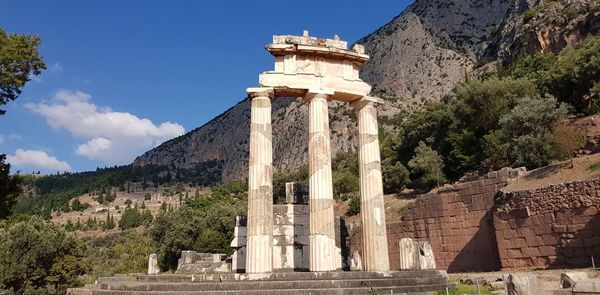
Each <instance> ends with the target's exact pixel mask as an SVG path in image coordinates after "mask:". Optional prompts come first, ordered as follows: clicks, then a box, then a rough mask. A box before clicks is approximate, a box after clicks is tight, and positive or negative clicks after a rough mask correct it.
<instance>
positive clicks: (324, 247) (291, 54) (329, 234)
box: [246, 32, 389, 273]
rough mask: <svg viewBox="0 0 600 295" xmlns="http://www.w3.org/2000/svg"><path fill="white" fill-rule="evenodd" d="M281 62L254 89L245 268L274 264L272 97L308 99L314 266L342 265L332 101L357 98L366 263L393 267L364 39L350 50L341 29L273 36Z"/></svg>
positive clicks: (265, 268)
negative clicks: (363, 72)
mask: <svg viewBox="0 0 600 295" xmlns="http://www.w3.org/2000/svg"><path fill="white" fill-rule="evenodd" d="M266 49H267V51H269V52H270V53H271V54H272V55H273V56H274V57H275V69H274V70H273V71H267V72H264V73H262V74H261V75H260V76H259V84H260V85H259V87H256V88H248V90H247V93H248V95H249V97H250V99H251V102H250V103H251V112H252V113H251V127H250V163H249V175H248V177H249V180H248V229H247V230H248V238H247V252H246V272H248V273H269V272H271V271H272V270H273V262H272V261H273V258H272V255H273V250H272V242H271V240H272V238H273V236H272V231H271V227H272V224H273V220H272V216H273V215H272V210H273V209H272V208H273V206H272V203H273V183H272V182H273V180H272V173H273V172H272V169H273V168H272V159H273V155H272V152H273V150H272V145H271V144H272V142H271V100H272V99H274V98H276V97H304V99H305V101H306V103H307V104H308V106H309V108H308V109H309V134H307V136H308V140H309V150H308V158H309V173H310V175H309V207H310V232H309V249H310V250H309V252H310V263H309V269H310V270H311V271H333V270H336V269H340V268H341V265H338V264H339V263H338V262H339V261H340V257H337V256H339V255H340V253H339V251H338V250H336V246H335V230H334V228H335V216H334V212H333V204H334V201H333V185H332V176H331V146H330V130H329V116H328V102H329V101H331V100H336V101H342V102H346V103H349V104H351V105H352V106H353V107H354V108H355V109H356V112H357V117H358V126H359V128H358V129H359V145H360V147H359V168H360V177H361V181H360V194H361V206H362V210H361V211H362V212H361V214H362V221H363V227H362V228H363V249H362V253H363V258H362V260H363V270H367V271H389V258H388V247H387V234H386V227H385V211H384V207H383V184H382V177H381V163H380V155H379V142H378V139H377V136H378V134H377V128H378V126H377V110H376V105H377V104H380V103H382V102H383V101H382V100H381V99H379V98H376V97H372V96H369V93H370V91H371V86H369V85H368V84H367V83H365V82H364V81H362V80H360V78H359V76H358V73H359V70H360V68H361V67H362V66H363V65H364V64H365V62H367V60H368V59H369V56H367V55H366V54H364V48H363V47H362V46H361V45H354V47H353V48H352V49H351V50H349V49H348V45H347V42H345V41H342V40H340V39H339V38H338V37H337V36H335V37H334V38H333V39H319V38H315V37H310V36H308V33H307V32H304V35H303V36H273V43H272V44H269V45H267V46H266Z"/></svg>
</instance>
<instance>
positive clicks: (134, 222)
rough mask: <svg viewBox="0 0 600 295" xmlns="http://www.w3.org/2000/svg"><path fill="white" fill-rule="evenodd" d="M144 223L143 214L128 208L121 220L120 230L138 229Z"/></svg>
mask: <svg viewBox="0 0 600 295" xmlns="http://www.w3.org/2000/svg"><path fill="white" fill-rule="evenodd" d="M143 223H144V220H143V217H142V214H141V213H140V211H139V210H138V209H137V208H131V207H127V208H125V211H124V212H123V215H121V219H120V220H119V228H120V229H123V230H124V229H128V228H136V227H138V226H141V225H142V224H143Z"/></svg>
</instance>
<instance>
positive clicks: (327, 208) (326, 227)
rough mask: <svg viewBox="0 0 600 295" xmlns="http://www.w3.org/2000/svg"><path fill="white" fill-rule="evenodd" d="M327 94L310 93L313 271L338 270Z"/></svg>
mask: <svg viewBox="0 0 600 295" xmlns="http://www.w3.org/2000/svg"><path fill="white" fill-rule="evenodd" d="M331 94H333V93H332V92H331V93H328V92H309V93H308V94H307V95H306V100H307V101H308V117H309V123H308V132H309V134H308V137H309V139H308V140H309V141H308V161H309V163H308V170H309V179H308V182H309V193H308V195H309V197H308V198H309V207H310V234H309V243H310V250H309V251H310V260H309V261H310V270H311V271H332V270H335V269H337V268H339V266H338V265H336V259H335V257H334V255H336V253H338V252H339V251H336V247H335V216H334V211H333V205H334V204H333V183H332V176H331V146H330V141H329V110H328V97H329V95H331Z"/></svg>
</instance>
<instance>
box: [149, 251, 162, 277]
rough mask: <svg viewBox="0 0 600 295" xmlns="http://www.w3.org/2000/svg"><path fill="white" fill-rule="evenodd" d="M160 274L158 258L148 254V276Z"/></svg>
mask: <svg viewBox="0 0 600 295" xmlns="http://www.w3.org/2000/svg"><path fill="white" fill-rule="evenodd" d="M159 272H160V268H159V267H158V256H157V255H156V254H154V253H153V254H150V257H148V274H149V275H157V274H158V273H159Z"/></svg>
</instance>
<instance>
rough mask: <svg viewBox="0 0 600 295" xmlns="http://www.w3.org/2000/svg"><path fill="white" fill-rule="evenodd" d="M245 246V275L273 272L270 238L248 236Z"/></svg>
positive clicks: (265, 236) (266, 236)
mask: <svg viewBox="0 0 600 295" xmlns="http://www.w3.org/2000/svg"><path fill="white" fill-rule="evenodd" d="M246 245H247V246H246V247H247V249H246V250H247V251H246V273H256V274H260V273H271V272H273V242H272V238H271V236H269V235H252V236H248V240H247V242H246Z"/></svg>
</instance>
